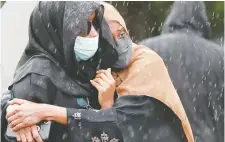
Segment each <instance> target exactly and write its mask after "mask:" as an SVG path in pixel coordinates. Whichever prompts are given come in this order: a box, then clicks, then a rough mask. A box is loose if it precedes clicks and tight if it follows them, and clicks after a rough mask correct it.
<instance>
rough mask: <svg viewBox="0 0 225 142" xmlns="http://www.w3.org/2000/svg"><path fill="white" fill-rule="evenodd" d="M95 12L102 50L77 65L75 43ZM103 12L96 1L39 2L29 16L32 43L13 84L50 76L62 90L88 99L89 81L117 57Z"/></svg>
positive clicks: (22, 59) (19, 66)
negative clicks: (32, 78) (25, 78)
mask: <svg viewBox="0 0 225 142" xmlns="http://www.w3.org/2000/svg"><path fill="white" fill-rule="evenodd" d="M93 12H96V18H95V21H96V25H97V27H98V28H99V48H98V51H97V52H96V54H95V55H94V57H92V58H91V59H89V60H87V61H81V62H77V61H76V58H75V57H74V56H75V54H74V49H73V46H74V41H75V39H76V37H77V36H79V35H80V34H84V33H85V34H86V35H87V34H88V33H87V32H88V31H87V29H88V24H87V21H88V19H89V17H90V16H91V15H92V14H93ZM103 13H104V9H103V6H101V5H100V4H98V3H96V2H78V1H70V2H63V1H60V2H53V1H52V2H39V4H38V5H37V6H36V8H35V9H34V10H33V12H32V14H31V17H30V22H29V42H28V44H27V47H26V49H25V51H24V53H23V56H22V57H21V59H20V61H19V63H18V65H17V70H16V72H15V75H14V81H13V84H14V83H16V82H18V81H20V80H21V79H22V78H23V77H25V76H26V75H28V74H30V73H36V74H41V75H44V76H48V77H49V78H50V80H51V81H52V82H53V83H54V84H55V86H56V87H57V88H58V89H60V90H61V91H64V92H66V93H68V94H75V95H78V96H88V94H90V92H93V87H92V86H91V85H90V82H89V80H90V79H93V78H94V76H95V74H96V70H98V69H106V68H108V67H111V66H112V65H113V64H114V63H115V62H116V60H117V58H118V55H117V52H116V50H115V49H114V44H115V43H114V40H113V37H112V34H111V31H110V28H109V26H108V24H107V22H106V20H105V19H104V18H103ZM78 88H79V89H78Z"/></svg>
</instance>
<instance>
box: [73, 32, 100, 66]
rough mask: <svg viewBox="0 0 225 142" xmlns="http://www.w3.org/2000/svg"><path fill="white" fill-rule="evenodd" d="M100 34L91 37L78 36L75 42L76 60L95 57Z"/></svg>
mask: <svg viewBox="0 0 225 142" xmlns="http://www.w3.org/2000/svg"><path fill="white" fill-rule="evenodd" d="M98 42H99V36H96V37H93V38H90V37H81V36H77V38H76V40H75V43H74V54H75V57H76V60H77V61H78V62H79V61H86V60H88V59H90V58H91V57H93V56H94V55H95V53H96V51H97V50H98Z"/></svg>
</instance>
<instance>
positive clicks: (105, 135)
mask: <svg viewBox="0 0 225 142" xmlns="http://www.w3.org/2000/svg"><path fill="white" fill-rule="evenodd" d="M67 118H68V119H67V120H68V135H69V139H70V141H71V142H72V141H93V142H98V141H99V142H101V141H106V142H114V141H115V142H122V141H123V137H122V133H121V132H120V129H119V127H118V126H117V122H118V120H117V112H116V109H115V108H109V109H102V110H99V111H97V110H85V109H73V108H67Z"/></svg>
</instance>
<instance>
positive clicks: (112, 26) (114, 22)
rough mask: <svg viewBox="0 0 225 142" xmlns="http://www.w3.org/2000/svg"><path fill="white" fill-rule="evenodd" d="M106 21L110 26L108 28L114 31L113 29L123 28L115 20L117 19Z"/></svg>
mask: <svg viewBox="0 0 225 142" xmlns="http://www.w3.org/2000/svg"><path fill="white" fill-rule="evenodd" d="M107 22H108V24H109V27H110V29H111V30H112V31H115V30H116V31H117V30H122V29H124V28H123V26H121V25H120V24H119V22H117V21H111V20H108V21H107Z"/></svg>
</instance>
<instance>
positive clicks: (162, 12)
mask: <svg viewBox="0 0 225 142" xmlns="http://www.w3.org/2000/svg"><path fill="white" fill-rule="evenodd" d="M109 3H110V4H112V5H113V6H115V7H116V8H117V9H118V11H119V12H120V14H121V15H122V16H123V18H124V19H125V21H126V24H127V27H128V29H129V30H130V31H129V32H130V35H131V36H132V38H133V39H134V41H136V42H138V41H141V40H143V39H145V38H149V37H153V36H157V35H159V34H160V33H161V29H162V25H163V22H164V20H165V19H166V17H167V16H168V14H169V11H170V7H171V5H172V4H173V1H144V2H143V1H120V2H116V1H110V2H109ZM205 5H206V12H207V16H208V19H209V21H210V26H211V29H212V32H213V33H212V36H213V38H212V40H213V41H215V42H216V43H218V44H219V45H221V46H223V45H224V1H206V2H205Z"/></svg>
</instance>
